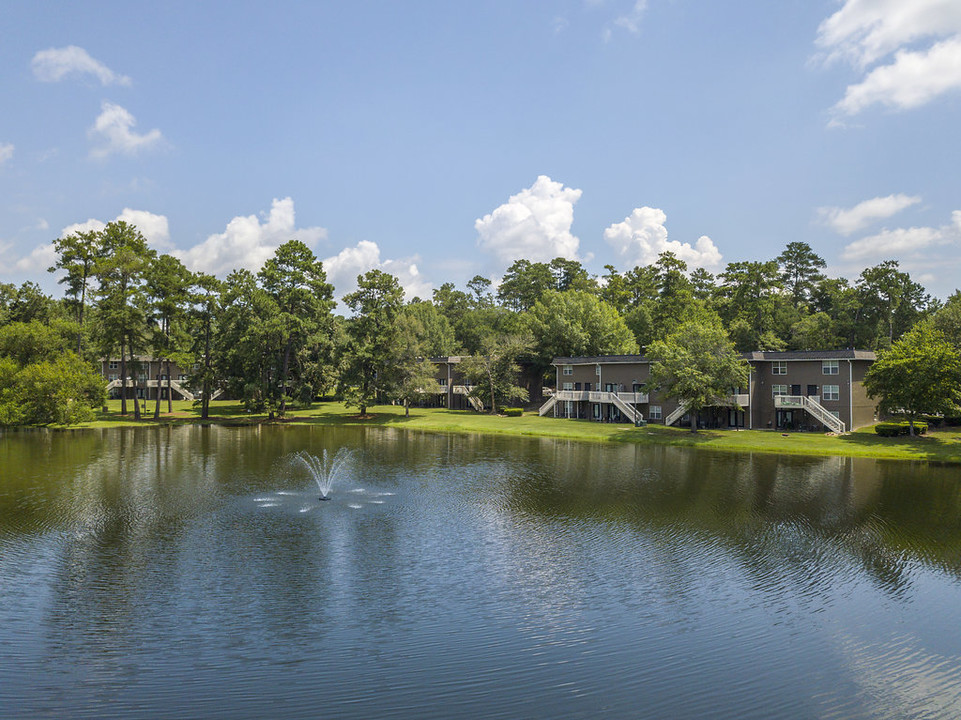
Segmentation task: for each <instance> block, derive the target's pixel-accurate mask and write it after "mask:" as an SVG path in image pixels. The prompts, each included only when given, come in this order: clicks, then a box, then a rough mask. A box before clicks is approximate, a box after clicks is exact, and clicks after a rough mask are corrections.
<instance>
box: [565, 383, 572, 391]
mask: <svg viewBox="0 0 961 720" xmlns="http://www.w3.org/2000/svg"><path fill="white" fill-rule="evenodd" d="M563 389H564V390H573V389H574V383H569V382H566V383H564V386H563Z"/></svg>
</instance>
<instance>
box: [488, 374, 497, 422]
mask: <svg viewBox="0 0 961 720" xmlns="http://www.w3.org/2000/svg"><path fill="white" fill-rule="evenodd" d="M487 382H488V383H490V386H491V415H494V414H495V413H496V412H497V403H496V402H495V401H494V373H493V372H492V371H491V366H490V362H489V361H488V365H487Z"/></svg>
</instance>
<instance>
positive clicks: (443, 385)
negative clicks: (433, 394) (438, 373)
mask: <svg viewBox="0 0 961 720" xmlns="http://www.w3.org/2000/svg"><path fill="white" fill-rule="evenodd" d="M437 383H438V384H439V385H440V386H441V387H447V378H441V379H440V380H438V381H437Z"/></svg>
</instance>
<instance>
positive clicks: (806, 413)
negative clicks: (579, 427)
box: [540, 350, 875, 432]
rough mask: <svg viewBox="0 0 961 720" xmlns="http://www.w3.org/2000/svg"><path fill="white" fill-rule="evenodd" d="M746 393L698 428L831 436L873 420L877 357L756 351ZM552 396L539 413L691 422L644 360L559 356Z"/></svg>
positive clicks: (707, 413)
mask: <svg viewBox="0 0 961 720" xmlns="http://www.w3.org/2000/svg"><path fill="white" fill-rule="evenodd" d="M743 357H744V359H745V360H747V361H748V363H749V364H750V366H751V375H750V380H749V381H748V387H746V388H732V389H731V395H729V396H728V397H726V398H724V399H723V400H722V401H720V402H719V403H718V404H717V405H716V406H715V407H710V408H705V409H704V410H702V411H701V412H700V413H699V414H698V418H697V424H698V426H699V427H720V428H754V429H759V428H772V429H775V428H776V429H787V430H825V429H828V430H833V431H835V432H846V431H848V430H853V429H856V428H859V427H863V426H864V425H869V424H871V423H872V422H874V416H875V406H874V403H873V402H871V400H870V399H869V398H868V397H867V393H866V392H865V391H864V385H863V380H864V375H865V373H866V372H867V370H868V368H869V367H870V366H871V363H872V362H874V357H875V356H874V353H873V352H869V351H866V350H829V351H804V352H767V351H754V352H749V353H745V354H744V356H743ZM553 365H554V366H555V368H556V377H557V386H556V391H555V393H554V395H553V396H552V397H551V398H550V399H549V400H548V401H547V402H546V403H544V405H542V406H541V409H540V414H541V415H545V414H547V413H548V412H552V413H553V414H554V416H555V417H569V418H578V419H583V420H596V421H604V422H635V421H639V420H645V421H648V422H654V423H664V424H666V425H671V424H674V423H676V422H680V423H681V424H687V423H689V422H690V415H689V413H688V411H687V408H686V406H685V405H684V403H683V401H682V400H681V399H679V398H668V397H662V396H660V395H658V394H657V393H656V392H655V391H653V390H652V389H651V388H649V387H648V378H649V376H650V361H649V360H648V359H647V358H645V357H644V356H643V355H609V356H599V357H567V358H564V357H559V358H555V359H554V362H553Z"/></svg>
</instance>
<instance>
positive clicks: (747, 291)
mask: <svg viewBox="0 0 961 720" xmlns="http://www.w3.org/2000/svg"><path fill="white" fill-rule="evenodd" d="M720 277H721V280H722V284H721V287H720V288H719V292H720V296H721V298H722V299H723V301H724V302H723V305H722V313H721V314H722V317H724V319H725V320H726V321H727V323H728V325H729V326H730V327H733V325H734V323H735V321H736V320H743V321H744V322H745V323H746V325H747V327H748V328H750V333H749V334H745V335H744V336H742V340H740V341H739V342H738V343H737V345H738V349H739V350H741V351H746V350H752V349H756V348H757V347H758V343H759V342H760V340H761V338H762V336H764V335H765V333H770V332H772V331H773V330H774V328H775V313H776V310H777V304H778V299H779V294H780V292H781V288H782V284H781V278H780V275H779V273H778V264H777V262H775V261H774V260H768V261H767V262H751V261H741V262H733V263H728V265H727V268H726V269H725V270H724V272H723V273H721V275H720ZM767 339H768V341H770V340H771V338H770V336H768V338H767ZM768 344H770V343H768ZM771 349H774V348H771Z"/></svg>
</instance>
